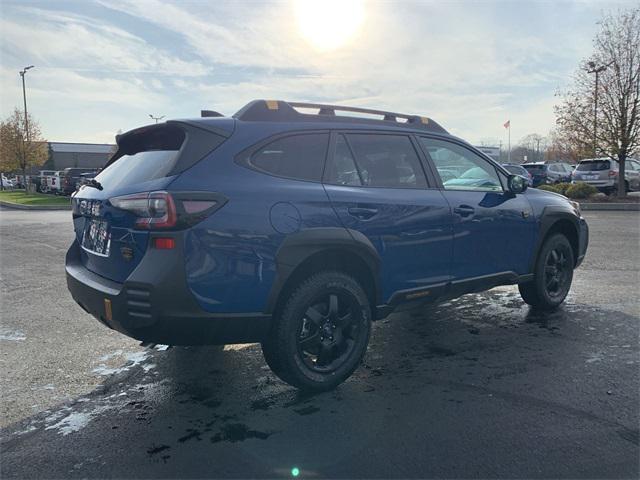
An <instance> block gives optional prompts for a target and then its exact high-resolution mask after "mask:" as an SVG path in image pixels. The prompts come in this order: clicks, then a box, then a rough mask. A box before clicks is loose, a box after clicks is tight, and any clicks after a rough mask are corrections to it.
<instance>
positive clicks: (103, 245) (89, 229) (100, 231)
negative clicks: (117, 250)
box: [82, 219, 111, 257]
mask: <svg viewBox="0 0 640 480" xmlns="http://www.w3.org/2000/svg"><path fill="white" fill-rule="evenodd" d="M82 248H83V249H85V250H86V251H88V252H91V253H93V254H95V255H100V256H102V257H108V256H109V250H110V248H111V232H109V224H108V223H107V221H106V220H98V219H91V220H89V223H88V224H87V226H86V227H85V229H84V235H83V236H82Z"/></svg>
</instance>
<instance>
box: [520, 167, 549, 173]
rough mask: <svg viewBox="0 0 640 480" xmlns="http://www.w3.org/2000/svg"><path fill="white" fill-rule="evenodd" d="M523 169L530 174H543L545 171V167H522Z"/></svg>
mask: <svg viewBox="0 0 640 480" xmlns="http://www.w3.org/2000/svg"><path fill="white" fill-rule="evenodd" d="M522 167H523V168H525V169H526V170H527V171H528V172H530V173H532V174H533V173H543V172H544V171H545V169H546V168H547V166H546V165H523V166H522Z"/></svg>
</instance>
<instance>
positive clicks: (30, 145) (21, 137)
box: [0, 109, 48, 186]
mask: <svg viewBox="0 0 640 480" xmlns="http://www.w3.org/2000/svg"><path fill="white" fill-rule="evenodd" d="M28 124H29V135H28V136H27V135H26V131H25V123H24V114H23V113H22V112H21V111H20V110H18V109H15V110H14V111H13V113H12V114H11V115H10V116H9V117H7V118H6V119H5V120H3V121H2V122H1V123H0V170H2V171H15V170H21V171H22V175H23V182H24V184H25V186H26V183H27V168H30V167H32V166H36V165H42V163H44V162H45V161H46V159H47V157H48V149H47V143H46V140H44V139H42V138H41V137H42V135H41V133H40V127H39V125H38V122H36V121H35V120H34V119H33V118H32V117H31V115H29V122H28ZM27 138H29V141H27Z"/></svg>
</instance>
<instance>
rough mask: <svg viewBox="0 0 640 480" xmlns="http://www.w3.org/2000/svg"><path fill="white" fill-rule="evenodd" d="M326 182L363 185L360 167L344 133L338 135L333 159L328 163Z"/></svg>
mask: <svg viewBox="0 0 640 480" xmlns="http://www.w3.org/2000/svg"><path fill="white" fill-rule="evenodd" d="M324 178H325V182H326V183H332V184H334V185H358V186H361V185H362V179H361V178H360V173H359V172H358V167H357V166H356V162H355V160H354V159H353V155H352V154H351V150H350V149H349V145H347V141H346V140H345V138H344V135H338V139H337V141H336V149H335V152H334V153H333V159H332V160H331V161H330V162H329V163H327V169H326V173H325V177H324Z"/></svg>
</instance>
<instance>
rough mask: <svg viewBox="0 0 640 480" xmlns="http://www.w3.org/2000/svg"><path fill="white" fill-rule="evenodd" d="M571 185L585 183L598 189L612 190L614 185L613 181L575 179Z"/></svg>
mask: <svg viewBox="0 0 640 480" xmlns="http://www.w3.org/2000/svg"><path fill="white" fill-rule="evenodd" d="M572 183H586V184H587V185H591V186H592V187H595V188H598V189H607V188H613V187H614V186H615V185H616V182H615V181H614V180H582V179H580V178H575V179H574V180H573V181H572Z"/></svg>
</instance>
